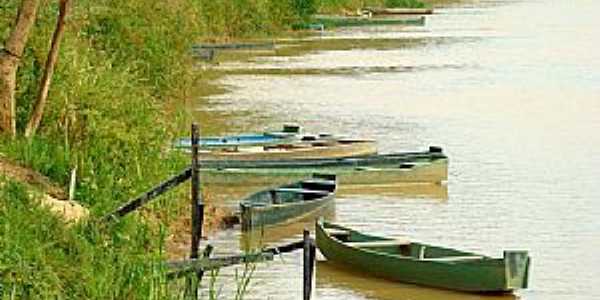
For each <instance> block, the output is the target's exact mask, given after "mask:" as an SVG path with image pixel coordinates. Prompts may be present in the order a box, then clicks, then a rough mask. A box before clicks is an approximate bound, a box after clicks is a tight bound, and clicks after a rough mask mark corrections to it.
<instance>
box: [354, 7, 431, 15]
mask: <svg viewBox="0 0 600 300" xmlns="http://www.w3.org/2000/svg"><path fill="white" fill-rule="evenodd" d="M362 11H363V12H367V13H369V12H370V13H371V14H373V15H430V14H432V13H433V9H432V8H391V7H389V8H388V7H365V8H363V9H362Z"/></svg>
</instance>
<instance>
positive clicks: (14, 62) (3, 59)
mask: <svg viewBox="0 0 600 300" xmlns="http://www.w3.org/2000/svg"><path fill="white" fill-rule="evenodd" d="M38 7H39V0H22V1H21V6H20V7H19V13H18V15H17V22H16V24H15V28H14V29H13V31H12V32H11V33H10V35H9V36H8V40H7V41H6V44H5V48H4V49H2V50H0V133H8V134H10V135H12V136H13V137H14V136H15V135H16V133H17V129H16V118H15V89H16V84H17V68H18V67H19V62H20V60H21V56H22V55H23V49H25V44H26V43H27V39H28V37H29V31H30V29H31V27H33V23H34V22H35V19H36V15H37V10H38Z"/></svg>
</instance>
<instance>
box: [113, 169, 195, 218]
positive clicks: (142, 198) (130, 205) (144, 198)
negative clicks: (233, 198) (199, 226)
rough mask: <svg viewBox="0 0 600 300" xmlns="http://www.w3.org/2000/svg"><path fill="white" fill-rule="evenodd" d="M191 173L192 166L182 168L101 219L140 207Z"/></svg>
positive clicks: (118, 215)
mask: <svg viewBox="0 0 600 300" xmlns="http://www.w3.org/2000/svg"><path fill="white" fill-rule="evenodd" d="M191 174H192V168H191V167H188V168H186V169H185V170H183V172H181V173H179V174H177V175H175V176H173V177H171V178H169V179H167V180H165V181H163V182H162V183H160V184H159V185H157V186H156V187H154V188H152V189H151V190H149V191H147V192H144V193H143V194H141V195H139V196H137V197H136V198H134V199H133V200H130V201H129V202H127V203H126V204H124V205H122V206H121V207H119V208H118V209H117V210H115V211H114V212H112V213H110V214H108V215H106V216H104V217H103V218H102V220H103V221H105V222H106V221H110V220H112V219H118V218H122V217H124V216H125V215H127V214H129V213H131V212H133V211H135V210H136V209H138V208H140V207H141V206H142V205H144V204H146V203H148V202H150V200H152V199H154V198H156V197H158V196H160V195H162V194H164V193H165V192H167V191H169V190H170V189H172V188H174V187H176V186H178V185H179V184H181V183H183V182H185V181H186V180H188V178H190V176H191Z"/></svg>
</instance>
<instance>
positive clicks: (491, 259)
mask: <svg viewBox="0 0 600 300" xmlns="http://www.w3.org/2000/svg"><path fill="white" fill-rule="evenodd" d="M323 223H326V222H322V223H321V224H323ZM318 224H319V223H317V226H318ZM326 224H331V223H326ZM335 226H336V227H337V226H339V225H337V224H335ZM339 227H342V228H344V229H343V230H346V231H348V232H351V233H352V232H353V233H356V234H359V235H362V236H366V237H370V238H371V237H372V238H376V239H377V240H379V241H394V239H393V238H385V237H380V236H375V235H369V234H364V233H361V232H358V231H356V230H353V229H349V228H346V227H343V226H339ZM321 228H323V232H324V233H325V234H326V235H327V237H328V239H329V240H330V241H334V242H335V243H336V244H337V245H341V246H343V247H345V248H349V249H355V250H358V251H362V252H367V253H368V254H371V255H377V256H382V257H387V258H394V259H402V260H406V261H411V262H418V263H434V264H440V263H441V264H453V265H455V264H469V263H478V264H480V263H482V262H493V263H497V262H500V261H504V258H495V257H490V256H486V255H480V254H477V253H474V252H466V251H459V252H464V253H468V254H472V255H473V256H478V257H480V258H478V259H470V260H457V261H444V260H435V258H424V259H421V258H417V257H414V256H405V255H399V254H391V253H385V252H381V251H377V250H374V249H372V248H361V247H359V246H357V245H348V244H346V243H344V242H342V241H340V240H338V239H337V238H335V237H333V236H331V235H330V234H329V232H327V229H325V227H324V226H321ZM336 229H337V228H336ZM413 243H415V244H419V245H423V246H428V247H435V248H441V249H448V250H453V251H457V250H455V249H452V248H443V247H438V246H434V245H430V244H424V243H420V242H413V241H412V240H410V244H413ZM461 256H462V255H461ZM446 257H452V256H445V257H444V258H446Z"/></svg>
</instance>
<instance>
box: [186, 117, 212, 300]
mask: <svg viewBox="0 0 600 300" xmlns="http://www.w3.org/2000/svg"><path fill="white" fill-rule="evenodd" d="M191 138H192V170H191V171H192V174H191V186H192V188H191V194H192V195H191V198H192V201H191V202H192V203H191V204H192V205H191V209H192V239H191V240H192V245H191V251H190V258H191V259H197V258H198V247H199V246H200V238H201V237H202V223H203V221H204V212H203V208H204V206H203V204H202V203H201V202H202V199H201V198H200V195H201V194H200V176H199V174H198V143H199V132H198V124H196V123H192V136H191ZM210 250H212V247H211V248H210ZM210 250H209V251H210ZM209 254H210V253H209ZM201 276H202V273H200V272H198V273H196V279H195V280H194V279H191V278H189V277H188V280H187V281H188V285H187V288H188V289H189V290H190V291H189V292H190V293H189V294H188V295H191V298H192V299H198V283H199V281H200V279H201Z"/></svg>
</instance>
